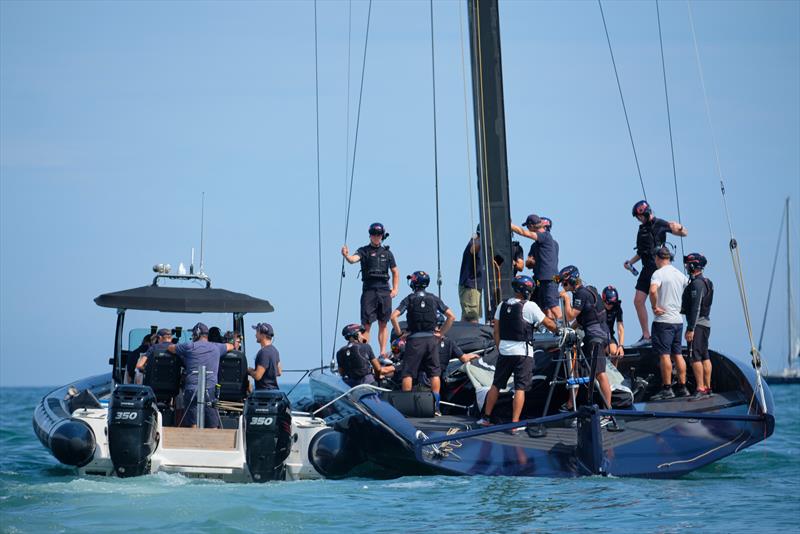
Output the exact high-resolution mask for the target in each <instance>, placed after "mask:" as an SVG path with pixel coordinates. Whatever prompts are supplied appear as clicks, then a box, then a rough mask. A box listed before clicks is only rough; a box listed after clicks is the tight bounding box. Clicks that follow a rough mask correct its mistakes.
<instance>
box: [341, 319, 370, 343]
mask: <svg viewBox="0 0 800 534" xmlns="http://www.w3.org/2000/svg"><path fill="white" fill-rule="evenodd" d="M364 331H365V330H364V325H360V324H357V323H353V324H349V325H347V326H345V327H344V328H342V335H343V336H344V338H345V339H350V338H353V337H356V336H357V335H358V334H359V333H364Z"/></svg>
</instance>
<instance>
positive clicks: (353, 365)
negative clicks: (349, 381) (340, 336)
mask: <svg viewBox="0 0 800 534" xmlns="http://www.w3.org/2000/svg"><path fill="white" fill-rule="evenodd" d="M336 359H337V361H338V362H340V365H341V366H342V368H343V369H344V374H345V375H346V376H347V377H349V378H356V379H361V378H364V377H365V376H367V375H368V374H370V373H371V372H372V364H371V363H370V362H369V361H367V357H366V356H364V355H363V354H362V353H361V350H360V349H359V347H358V345H357V344H355V343H348V344H347V345H345V346H344V347H342V348H341V349H339V352H338V353H337V355H336Z"/></svg>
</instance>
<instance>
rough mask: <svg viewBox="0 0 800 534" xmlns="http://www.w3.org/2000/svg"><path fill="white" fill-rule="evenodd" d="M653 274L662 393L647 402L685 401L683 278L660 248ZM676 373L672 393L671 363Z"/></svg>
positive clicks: (655, 336) (654, 338) (652, 299)
mask: <svg viewBox="0 0 800 534" xmlns="http://www.w3.org/2000/svg"><path fill="white" fill-rule="evenodd" d="M656 267H657V269H656V272H654V273H653V277H652V278H651V279H650V303H651V304H652V305H653V313H654V314H655V318H654V319H653V327H652V329H651V332H652V342H653V350H655V352H656V354H658V355H659V364H660V366H661V384H662V388H661V391H660V392H658V393H656V394H655V395H653V396H652V397H651V398H650V400H666V399H672V398H674V397H688V396H689V390H687V389H686V361H685V360H684V359H683V353H682V352H681V344H682V339H681V338H682V334H683V317H681V297H682V296H683V290H684V288H685V287H686V286H687V285H688V283H689V279H688V278H686V275H685V274H683V273H682V272H680V271H679V270H678V269H676V268H675V267H673V266H672V252H671V251H670V250H669V249H668V248H667V247H661V248H660V249H658V252H657V253H656ZM673 359H674V360H675V368H676V369H677V371H678V385H677V387H676V389H675V391H673V390H672V360H673Z"/></svg>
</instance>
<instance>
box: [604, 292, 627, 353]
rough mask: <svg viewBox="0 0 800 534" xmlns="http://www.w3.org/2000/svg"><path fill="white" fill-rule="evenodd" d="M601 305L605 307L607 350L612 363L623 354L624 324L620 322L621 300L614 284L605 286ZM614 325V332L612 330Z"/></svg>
mask: <svg viewBox="0 0 800 534" xmlns="http://www.w3.org/2000/svg"><path fill="white" fill-rule="evenodd" d="M601 296H602V297H603V305H604V306H605V308H606V326H607V328H608V333H609V336H610V337H609V343H608V350H607V351H606V352H607V353H608V355H609V356H611V361H612V362H614V365H616V364H617V362H618V361H619V359H621V358H622V357H623V356H624V355H625V349H624V348H623V345H624V344H625V324H624V323H623V322H622V302H621V301H620V300H619V292H617V288H616V287H614V286H606V287H605V288H604V289H603V293H602V295H601ZM614 325H616V327H617V328H616V332H615V331H614Z"/></svg>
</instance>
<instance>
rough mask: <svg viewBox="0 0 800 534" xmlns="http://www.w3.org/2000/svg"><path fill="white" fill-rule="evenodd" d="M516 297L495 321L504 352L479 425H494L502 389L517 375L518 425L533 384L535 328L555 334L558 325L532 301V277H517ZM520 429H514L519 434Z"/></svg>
mask: <svg viewBox="0 0 800 534" xmlns="http://www.w3.org/2000/svg"><path fill="white" fill-rule="evenodd" d="M511 287H512V288H513V289H514V297H513V298H510V299H508V300H505V301H503V303H502V304H501V305H500V311H499V312H498V317H497V320H496V321H495V322H494V342H495V345H497V347H498V350H499V351H500V357H499V358H498V359H497V366H496V369H495V372H494V379H493V380H492V387H491V388H489V392H488V393H487V395H486V402H485V403H484V409H483V413H484V416H483V417H482V418H481V419H479V420H478V423H477V424H478V425H480V426H489V425H490V424H491V418H492V411H493V410H494V406H495V404H496V403H497V398H498V397H499V395H500V390H501V389H505V387H506V385H507V384H508V379H509V378H511V375H514V401H513V405H512V414H511V421H512V422H517V421H519V419H520V417H521V416H522V408H523V407H524V406H525V392H526V391H527V390H529V389H530V387H531V383H532V381H533V347H532V346H531V341H532V340H533V329H534V328H535V327H536V326H537V325H538V324H540V323H541V324H543V325H544V326H545V327H546V328H547V329H549V330H551V331H553V332H555V331H556V324H555V323H554V322H553V320H552V319H550V318H549V317H547V316H546V315H545V314H544V312H542V310H541V309H539V306H538V305H537V304H536V303H534V302H531V301H530V300H529V299H530V296H531V292H532V291H533V279H532V278H531V277H530V276H517V277H515V278H514V280H512V281H511ZM519 430H521V428H519V429H514V430H513V431H512V433H516V432H518V431H519Z"/></svg>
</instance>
